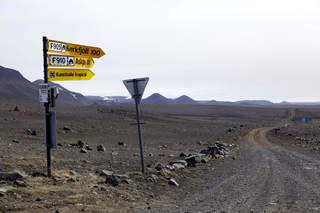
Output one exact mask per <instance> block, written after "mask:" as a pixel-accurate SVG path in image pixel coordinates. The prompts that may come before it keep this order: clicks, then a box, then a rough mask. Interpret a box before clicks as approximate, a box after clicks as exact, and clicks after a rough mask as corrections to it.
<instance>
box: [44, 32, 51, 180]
mask: <svg viewBox="0 0 320 213" xmlns="http://www.w3.org/2000/svg"><path fill="white" fill-rule="evenodd" d="M42 41H43V69H44V70H43V72H44V83H45V84H48V62H47V37H45V36H44V37H43V38H42ZM44 113H45V125H46V129H45V131H46V133H45V139H46V147H47V172H48V177H51V142H50V138H51V137H50V120H49V117H50V114H49V113H50V112H49V102H47V103H44Z"/></svg>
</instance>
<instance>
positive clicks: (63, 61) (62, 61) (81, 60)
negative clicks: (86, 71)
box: [48, 54, 94, 68]
mask: <svg viewBox="0 0 320 213" xmlns="http://www.w3.org/2000/svg"><path fill="white" fill-rule="evenodd" d="M93 65H94V61H93V59H92V58H91V57H85V56H68V55H50V54H48V66H51V67H61V66H65V67H83V68H91V67H93Z"/></svg>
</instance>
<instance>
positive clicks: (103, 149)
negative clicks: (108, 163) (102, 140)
mask: <svg viewBox="0 0 320 213" xmlns="http://www.w3.org/2000/svg"><path fill="white" fill-rule="evenodd" d="M97 151H98V152H104V151H106V148H105V147H104V146H103V145H98V146H97Z"/></svg>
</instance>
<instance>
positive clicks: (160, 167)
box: [155, 163, 165, 171]
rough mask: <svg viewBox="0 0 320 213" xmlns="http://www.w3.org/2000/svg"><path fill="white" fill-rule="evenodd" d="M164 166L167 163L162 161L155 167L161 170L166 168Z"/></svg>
mask: <svg viewBox="0 0 320 213" xmlns="http://www.w3.org/2000/svg"><path fill="white" fill-rule="evenodd" d="M164 168H165V165H163V164H161V163H159V164H158V165H157V166H156V167H155V169H156V170H158V171H160V170H161V169H164Z"/></svg>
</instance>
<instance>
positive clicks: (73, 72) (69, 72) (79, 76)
mask: <svg viewBox="0 0 320 213" xmlns="http://www.w3.org/2000/svg"><path fill="white" fill-rule="evenodd" d="M93 76H94V73H93V72H91V70H89V69H63V68H48V81H74V80H78V81H79V80H90V79H91V78H92V77H93Z"/></svg>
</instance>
